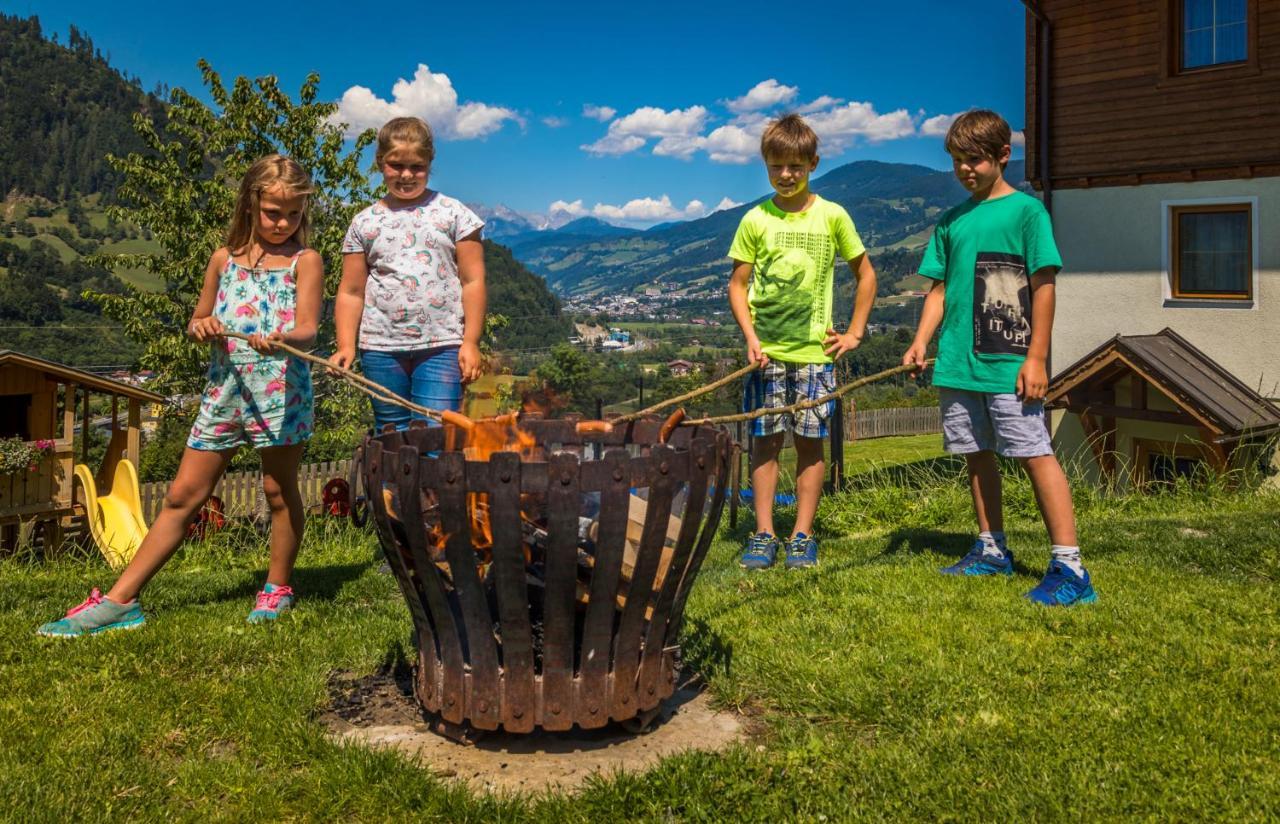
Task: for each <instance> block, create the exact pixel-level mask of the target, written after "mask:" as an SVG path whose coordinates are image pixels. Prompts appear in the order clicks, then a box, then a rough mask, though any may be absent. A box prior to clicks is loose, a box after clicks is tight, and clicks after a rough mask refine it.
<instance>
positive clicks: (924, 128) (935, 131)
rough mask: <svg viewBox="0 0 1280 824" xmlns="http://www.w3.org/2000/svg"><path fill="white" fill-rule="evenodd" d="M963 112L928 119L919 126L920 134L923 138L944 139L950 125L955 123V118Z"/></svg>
mask: <svg viewBox="0 0 1280 824" xmlns="http://www.w3.org/2000/svg"><path fill="white" fill-rule="evenodd" d="M962 114H964V112H956V113H955V114H940V115H937V116H935V117H930V118H929V119H928V120H926V121H924V122H923V123H921V124H920V134H922V135H924V136H925V137H946V135H947V129H950V128H951V124H952V123H955V122H956V118H957V117H959V116H960V115H962Z"/></svg>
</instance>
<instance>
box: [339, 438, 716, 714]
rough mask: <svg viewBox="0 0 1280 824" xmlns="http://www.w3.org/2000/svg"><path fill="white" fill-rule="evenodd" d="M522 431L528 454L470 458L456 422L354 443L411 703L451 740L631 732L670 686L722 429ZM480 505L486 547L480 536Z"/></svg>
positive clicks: (703, 548) (709, 517) (708, 531)
mask: <svg viewBox="0 0 1280 824" xmlns="http://www.w3.org/2000/svg"><path fill="white" fill-rule="evenodd" d="M520 427H521V429H522V430H523V431H524V432H526V433H528V434H530V435H532V436H533V439H534V441H535V445H534V446H533V447H532V448H530V449H526V450H525V455H524V456H523V457H521V455H519V454H517V453H514V452H497V453H494V454H493V455H491V456H490V457H489V458H488V460H468V459H467V457H466V455H465V454H464V450H463V449H462V448H452V446H451V445H452V444H455V443H460V442H461V440H462V438H463V437H464V436H465V432H464V430H461V429H459V428H457V427H455V426H454V425H453V424H450V423H446V424H445V426H444V427H430V428H428V427H424V426H420V425H419V426H415V427H413V428H410V429H409V430H408V431H406V432H387V433H384V434H382V435H379V436H377V437H371V438H368V439H366V441H365V443H364V445H363V447H362V449H363V452H364V454H363V466H364V478H365V483H366V487H365V488H366V489H367V490H369V493H370V494H369V499H370V508H371V512H372V514H373V518H374V521H375V523H376V526H377V531H378V535H379V537H380V539H381V541H382V546H383V549H384V551H385V553H386V556H387V558H388V562H389V565H390V567H391V569H392V571H393V572H394V574H395V577H396V579H397V580H398V582H399V584H400V589H401V591H402V592H403V594H404V597H405V601H406V602H407V603H408V606H409V612H410V613H411V615H412V617H413V624H414V630H415V634H416V636H417V646H418V660H419V666H418V669H417V673H416V676H415V678H414V692H415V695H416V697H417V700H418V703H419V704H420V705H421V707H422V708H423V709H424V710H425V711H426V712H427V713H428V714H430V715H433V716H434V717H435V718H436V719H437V721H438V722H440V723H438V725H437V728H438V729H440V731H442V732H444V733H445V734H447V735H451V736H453V737H465V735H466V732H467V730H468V728H473V729H477V730H494V729H497V728H498V727H499V726H501V727H503V728H504V729H505V730H507V731H508V732H530V731H532V730H534V729H535V728H537V727H541V728H543V729H545V730H568V729H570V728H571V727H573V726H574V725H575V724H577V725H578V726H579V727H582V728H594V727H602V726H604V725H605V724H607V723H609V721H610V720H613V721H622V722H629V724H630V725H631V726H633V727H636V726H643V725H644V724H647V723H648V722H649V721H650V720H651V719H652V718H653V717H654V716H655V715H656V714H657V712H658V710H659V708H660V705H661V703H662V702H663V701H664V700H665V699H666V698H668V697H669V696H670V695H671V694H672V692H673V690H674V685H675V682H676V675H677V666H678V665H677V661H676V652H677V646H676V644H677V636H678V633H679V630H680V623H681V619H682V617H683V613H684V606H685V601H686V599H687V598H688V595H689V591H690V589H691V587H692V586H693V582H694V579H695V578H696V577H697V574H698V570H699V568H700V566H701V564H702V560H703V558H704V557H705V555H706V552H707V548H708V546H709V545H710V543H711V539H712V536H713V535H714V534H715V531H716V527H717V525H718V523H719V520H720V513H721V510H722V508H723V505H724V500H725V492H726V489H725V479H726V477H727V472H728V468H729V461H730V456H731V449H732V444H731V441H730V438H729V436H728V433H727V432H726V431H725V430H724V429H722V428H719V427H710V426H697V427H680V428H675V429H674V430H672V429H671V427H670V426H667V427H665V429H664V426H663V422H662V421H660V420H657V419H645V420H640V421H635V422H632V423H628V424H620V425H618V426H617V427H613V428H610V427H608V426H605V425H602V424H601V423H600V422H599V421H585V422H584V421H578V420H576V419H562V420H541V419H536V418H535V419H524V420H522V421H521V422H520ZM667 431H670V432H669V438H667V439H666V442H665V443H664V442H663V439H662V435H663V434H664V433H666V432H667ZM596 456H599V457H596ZM477 493H479V494H481V495H484V496H487V498H486V499H484V500H485V501H486V503H487V509H486V511H487V514H488V518H489V520H490V526H491V531H492V546H491V547H490V548H489V549H488V551H487V552H486V551H484V547H481V551H480V552H478V551H477V545H476V544H477V541H476V540H475V539H474V522H473V519H472V516H471V513H472V512H473V511H474V510H473V509H471V508H469V507H473V506H474V502H475V501H476V500H478V499H477V498H476V497H475V495H476V494H477ZM637 501H642V502H643V504H638V503H637ZM539 559H540V561H541V562H540V563H539ZM486 561H487V562H486Z"/></svg>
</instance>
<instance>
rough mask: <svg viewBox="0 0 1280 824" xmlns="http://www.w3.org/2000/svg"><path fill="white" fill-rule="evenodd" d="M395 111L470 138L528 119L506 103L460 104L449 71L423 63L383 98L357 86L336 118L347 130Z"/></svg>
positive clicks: (445, 133)
mask: <svg viewBox="0 0 1280 824" xmlns="http://www.w3.org/2000/svg"><path fill="white" fill-rule="evenodd" d="M393 117H421V118H422V119H423V120H425V121H427V122H428V123H429V124H431V128H432V130H433V131H434V132H435V133H436V134H438V135H440V136H441V137H442V138H444V139H454V140H467V139H471V138H477V137H484V136H486V135H488V134H492V133H493V132H495V131H497V130H499V129H501V128H502V126H503V124H504V123H505V122H506V121H508V120H510V121H513V122H515V123H518V124H520V125H521V126H523V125H524V120H523V118H521V117H520V116H519V115H518V114H516V112H514V111H513V110H511V109H508V108H506V107H505V106H494V105H491V104H489V103H477V102H466V103H462V104H461V105H459V103H458V92H457V91H456V90H455V89H454V88H453V82H452V81H451V80H450V79H449V76H448V75H447V74H444V73H437V72H433V71H431V70H430V69H429V68H427V66H426V64H425V63H419V64H418V69H417V71H415V72H414V74H413V79H412V80H405V79H404V78H400V79H399V80H397V81H396V82H395V85H393V86H392V87H391V99H390V100H383V99H382V98H380V97H378V96H377V95H376V94H374V93H373V91H372V90H370V89H368V88H366V87H365V86H352V87H351V88H349V89H347V90H346V91H345V92H343V94H342V98H341V99H340V100H339V101H338V110H337V112H335V113H334V114H333V116H332V119H333V120H334V121H335V122H338V123H346V124H347V135H348V136H349V137H350V136H354V135H357V134H359V133H360V132H362V131H364V130H365V129H368V128H375V129H376V128H377V127H379V126H381V125H382V124H383V123H385V122H386V121H388V120H390V119H391V118H393Z"/></svg>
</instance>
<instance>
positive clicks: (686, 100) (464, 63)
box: [0, 0, 1024, 225]
mask: <svg viewBox="0 0 1280 824" xmlns="http://www.w3.org/2000/svg"><path fill="white" fill-rule="evenodd" d="M202 6H203V4H202ZM274 8H277V9H279V11H278V12H275V11H268V10H267V9H268V4H263V3H261V2H257V3H238V2H230V0H222V2H219V3H216V4H209V5H208V6H203V7H196V6H192V7H180V6H177V5H173V6H170V7H169V8H168V9H166V10H165V11H164V12H163V13H159V12H157V11H156V10H155V9H156V6H155V5H153V4H149V3H139V2H132V1H131V0H117V2H112V3H103V2H100V0H99V2H80V0H72V2H56V3H55V2H35V0H30V1H29V2H21V1H20V0H19V1H18V2H14V1H13V0H0V9H3V10H4V11H5V12H6V13H9V14H21V15H23V16H27V15H31V14H36V15H39V17H40V19H41V22H42V23H43V25H44V28H45V31H46V34H47V33H49V32H52V31H56V32H59V33H60V35H62V36H63V38H64V40H65V33H66V30H67V26H68V24H74V25H76V26H77V27H79V28H80V29H81V30H83V31H84V32H85V33H87V34H88V35H89V36H90V37H91V38H92V39H93V40H94V42H95V43H96V44H97V46H98V47H99V48H100V49H101V50H102V51H103V52H104V53H107V54H109V55H110V58H111V61H112V63H113V65H115V66H117V67H118V68H120V69H122V70H124V71H126V72H128V73H129V74H132V75H137V76H138V77H140V78H141V80H142V83H143V85H144V86H145V87H147V88H151V87H152V86H154V85H155V84H156V83H158V82H164V83H167V84H168V85H170V86H181V87H184V88H186V89H187V90H189V91H192V92H195V93H197V94H198V95H199V96H201V97H206V96H205V95H204V94H203V87H202V86H201V83H200V76H199V72H198V70H197V69H196V66H195V63H196V60H197V59H198V58H200V57H204V58H206V59H208V60H209V61H210V62H211V63H212V64H213V66H214V68H215V69H217V70H218V71H219V72H220V73H221V74H222V75H223V77H224V78H229V77H231V76H234V75H240V74H244V75H249V76H259V75H263V74H275V75H277V76H278V77H279V78H280V79H281V81H282V83H283V85H284V86H285V88H287V89H291V90H296V88H297V87H298V85H299V84H300V83H301V82H302V79H303V78H304V77H305V76H306V74H307V73H308V72H310V71H316V72H319V73H320V76H321V94H322V95H323V96H324V97H326V98H328V99H332V100H335V101H338V100H341V101H342V112H343V114H344V116H346V117H347V119H348V120H350V121H354V122H356V123H358V124H361V125H367V124H373V125H376V124H377V123H378V122H381V120H383V119H385V117H387V116H389V114H399V113H412V114H419V115H424V116H426V117H427V119H428V120H429V121H430V122H431V123H432V125H433V127H434V128H435V129H436V131H437V133H438V135H439V136H440V138H441V139H440V140H439V141H438V144H437V160H436V164H435V168H434V169H433V172H432V185H433V186H434V187H436V188H439V189H440V190H441V191H444V192H446V193H447V194H451V195H454V196H456V197H459V198H461V199H463V200H466V201H468V202H480V203H485V204H489V205H493V204H497V203H503V204H507V205H509V206H511V207H513V208H516V209H519V210H521V211H526V212H538V213H542V214H548V213H550V212H552V211H553V206H554V211H556V212H558V213H559V214H560V215H561V216H562V217H563V216H567V215H579V214H594V215H596V216H599V217H602V218H605V219H608V220H611V221H613V222H627V223H631V224H633V225H643V224H646V223H653V222H656V221H658V220H669V219H679V218H680V217H697V216H700V214H702V213H705V212H707V211H710V210H713V209H715V208H716V207H717V206H719V205H721V204H725V203H731V202H741V201H746V200H750V199H752V198H755V197H757V196H759V195H761V194H764V193H765V192H766V191H767V190H768V184H767V181H766V179H765V176H764V172H763V168H762V166H761V164H760V163H759V161H758V160H756V159H755V154H754V151H755V149H754V142H755V141H756V140H758V134H759V130H760V128H761V124H762V122H763V121H764V120H765V119H767V117H768V116H769V115H770V114H771V113H776V112H777V111H780V110H783V109H788V108H790V109H794V108H800V109H802V110H806V111H808V112H810V114H809V115H808V116H809V117H810V118H811V120H812V121H813V122H814V123H815V126H817V127H818V131H819V133H820V135H821V136H822V138H823V145H822V148H821V154H822V166H821V167H820V168H819V173H821V172H822V171H823V169H831V168H834V167H836V166H838V165H841V164H844V163H849V162H851V161H854V160H862V159H876V160H888V161H902V162H913V163H921V164H924V165H928V166H933V167H936V168H943V167H945V166H947V165H948V164H947V162H946V156H945V155H944V154H943V151H942V146H941V139H940V137H938V132H940V131H942V130H943V129H944V128H945V125H946V123H947V120H946V118H947V117H948V116H950V115H953V114H954V113H956V112H959V111H963V110H965V109H967V108H971V107H974V106H985V107H991V108H995V109H997V110H999V111H1002V112H1004V113H1005V114H1006V116H1007V117H1008V119H1009V121H1010V123H1011V124H1012V125H1013V127H1014V128H1015V129H1020V128H1022V126H1023V49H1024V46H1023V32H1024V28H1023V27H1024V12H1023V7H1022V5H1021V3H1019V2H1018V0H967V2H955V0H897V2H843V3H810V4H800V3H783V4H779V3H766V2H755V0H740V1H739V2H719V0H713V2H700V0H685V2H680V3H669V2H660V1H659V0H652V1H651V2H647V3H599V2H590V3H580V2H559V3H528V2H524V3H515V2H506V0H489V2H485V3H476V4H468V3H456V2H455V3H433V4H430V5H429V6H428V5H427V4H403V5H402V6H400V7H397V6H396V5H395V4H392V3H386V2H381V3H379V2H373V3H352V2H343V3H337V2H328V1H327V0H322V1H321V2H315V3H312V4H309V5H304V4H296V5H295V4H276V5H275V7H274ZM397 84H398V85H397ZM397 91H398V93H397ZM206 99H207V97H206ZM591 107H594V108H591ZM1017 153H1018V152H1017V150H1016V149H1015V155H1016V154H1017ZM664 198H665V200H664Z"/></svg>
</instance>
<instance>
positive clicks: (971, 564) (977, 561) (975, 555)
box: [938, 538, 1013, 575]
mask: <svg viewBox="0 0 1280 824" xmlns="http://www.w3.org/2000/svg"><path fill="white" fill-rule="evenodd" d="M1001 548H1002V549H1004V556H1003V557H1000V556H996V555H990V554H988V553H987V552H986V551H985V549H984V546H983V543H982V539H981V538H979V539H978V540H976V541H974V542H973V549H971V550H969V554H968V555H966V556H964V557H963V558H961V559H960V560H959V561H956V562H955V563H954V564H952V565H951V566H949V567H943V568H942V569H940V570H938V571H939V572H941V573H942V574H943V575H1012V574H1013V553H1012V552H1010V551H1009V550H1008V549H1007V548H1005V547H1001Z"/></svg>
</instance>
